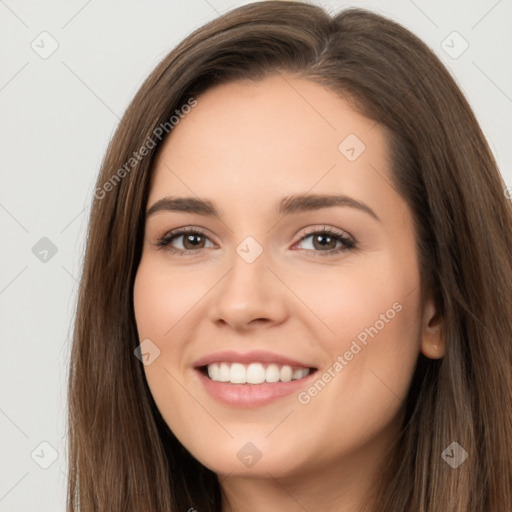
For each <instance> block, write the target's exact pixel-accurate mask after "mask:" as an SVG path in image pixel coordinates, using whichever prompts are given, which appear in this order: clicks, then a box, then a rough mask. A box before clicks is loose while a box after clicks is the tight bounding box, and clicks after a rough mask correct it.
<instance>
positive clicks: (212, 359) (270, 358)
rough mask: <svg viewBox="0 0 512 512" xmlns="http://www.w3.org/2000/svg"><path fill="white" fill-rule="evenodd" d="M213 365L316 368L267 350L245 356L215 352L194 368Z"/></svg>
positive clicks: (232, 351) (237, 353) (229, 352)
mask: <svg viewBox="0 0 512 512" xmlns="http://www.w3.org/2000/svg"><path fill="white" fill-rule="evenodd" d="M213 363H242V364H250V363H275V364H281V365H284V364H286V365H289V366H292V367H301V368H315V367H314V365H312V364H309V363H305V362H303V361H298V360H297V359H292V358H290V357H287V356H283V355H281V354H274V353H272V352H268V351H266V350H252V351H250V352H245V353H243V354H241V353H240V352H235V351H234V350H223V351H222V352H215V353H214V354H209V355H207V356H204V357H201V358H200V359H198V360H197V361H196V362H195V363H194V364H193V366H194V367H195V368H199V367H201V366H207V365H209V364H213Z"/></svg>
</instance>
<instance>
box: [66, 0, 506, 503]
mask: <svg viewBox="0 0 512 512" xmlns="http://www.w3.org/2000/svg"><path fill="white" fill-rule="evenodd" d="M504 189H505V184H504V183H503V180H502V178H501V176H500V174H499V171H498V168H497V165H496V162H495V160H494V158H493V156H492V153H491V151H490V149H489V147H488V145H487V143H486V140H485V138H484V136H483V134H482V132H481V130H480V128H479V126H478V124H477V121H476V119H475V116H474V115H473V113H472V111H471V108H470V106H469V105H468V103H467V101H466V100H465V98H464V97H463V95H462V94H461V92H460V90H459V89H458V87H457V86H456V84H455V83H454V80H453V79H452V78H451V76H450V75H449V73H448V72H447V70H446V69H445V68H444V67H443V65H442V64H441V63H440V61H439V60H438V59H437V57H436V56H435V55H434V54H433V53H432V52H431V51H430V50H429V49H428V48H427V47H426V45H425V44H423V43H422V42H421V41H420V40H419V39H418V38H416V37H415V36H414V35H412V34H411V33H410V32H409V31H407V30H406V29H404V28H403V27H401V26H400V25H398V24H396V23H394V22H392V21H390V20H387V19H385V18H383V17H381V16H378V15H376V14H374V13H371V12H368V11H365V10H361V9H349V10H346V11H343V12H340V13H339V14H337V15H333V16H331V15H329V14H327V13H326V12H325V11H324V10H322V9H321V8H319V7H315V6H312V5H308V4H305V3H300V2H286V3H284V2H260V3H253V4H249V5H246V6H244V7H240V8H237V9H234V10H232V11H231V12H229V13H227V14H225V15H223V16H221V17H219V18H218V19H216V20H214V21H212V22H211V23H208V24H207V25H205V26H204V27H202V28H200V29H198V30H196V31H195V32H194V33H193V34H191V35H190V36H189V37H187V38H186V39H185V40H184V41H183V42H182V43H181V44H179V45H178V47H177V48H175V49H174V50H173V51H172V52H171V53H170V54H169V55H168V56H167V57H166V58H165V59H164V60H163V61H162V62H161V63H160V64H159V65H158V67H157V68H156V69H155V70H154V72H153V73H152V74H151V75H150V77H149V78H148V79H147V81H146V82H145V83H144V85H143V86H142V87H141V89H140V90H139V92H138V93H137V95H136V96H135V98H134V100H133V101H132V103H131V105H130V106H129V108H128V110H127V112H126V113H125V115H124V117H123V119H122V121H121V123H120V126H119V127H118V130H117V132H116V134H115V136H114V138H113V140H112V142H111V144H110V146H109V148H108V151H107V154H106V157H105V160H104V162H103V166H102V170H101V173H100V176H99V177H98V181H97V187H96V190H95V201H94V204H93V207H92V212H91V221H90V227H89V234H88V241H87V250H86V256H85V262H84V271H83V276H82V286H81V290H80V296H79V302H78V310H77V317H76V324H75V332H74V341H73V353H72V365H71V370H70V378H69V428H70V436H69V439H70V441H69V442H70V445H69V467H70V471H69V488H68V510H69V511H73V510H79V509H81V510H87V511H89V510H90V511H93V510H127V511H128V510H130V511H132V510H133V511H136V510H137V511H139V510H145V511H155V512H156V511H163V510H169V511H178V510H190V511H191V510H197V511H201V512H202V511H206V510H209V511H222V512H226V511H233V512H235V511H242V510H251V511H260V510H265V511H269V510H289V511H292V510H309V511H313V510H333V511H334V510H336V511H339V510H343V511H351V512H352V511H356V510H358V511H359V510H361V511H363V510H364V511H372V512H373V511H379V512H384V511H385V512H397V511H403V512H406V511H407V512H412V511H415V512H417V511H421V512H434V511H439V510H458V511H461V512H462V511H464V512H481V511H486V512H498V511H503V510H508V509H509V508H510V504H511V503H512V463H511V461H512V447H511V444H510V439H511V438H512V421H511V420H512V364H511V363H512V304H511V299H510V296H511V294H510V291H511V289H512V264H511V259H510V251H511V249H512V211H511V205H510V202H508V201H507V198H506V197H505V194H504V192H503V191H504ZM326 249H327V250H326Z"/></svg>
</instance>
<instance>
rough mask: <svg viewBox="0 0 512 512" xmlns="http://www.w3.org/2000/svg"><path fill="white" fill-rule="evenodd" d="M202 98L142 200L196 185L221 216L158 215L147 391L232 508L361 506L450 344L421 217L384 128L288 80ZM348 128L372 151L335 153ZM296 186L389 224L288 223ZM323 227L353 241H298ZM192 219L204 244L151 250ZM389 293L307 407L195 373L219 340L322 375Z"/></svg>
mask: <svg viewBox="0 0 512 512" xmlns="http://www.w3.org/2000/svg"><path fill="white" fill-rule="evenodd" d="M197 99H198V104H197V106H196V107H195V108H194V109H192V110H191V112H190V113H189V114H187V116H186V117H185V118H184V119H182V120H181V121H180V123H179V125H177V126H176V127H175V128H174V129H173V131H172V132H171V135H170V137H168V139H167V140H166V141H165V143H164V146H163V148H162V151H161V153H160V154H159V157H158V159H157V161H156V162H155V166H154V171H153V172H154V174H153V176H152V183H151V187H150V194H149V200H148V204H147V207H148V208H149V207H150V206H151V205H153V204H154V203H155V202H156V201H157V200H159V199H161V198H163V197H165V196H170V195H173V196H180V197H183V196H194V197H195V196H198V197H200V198H204V199H209V200H211V201H212V202H213V203H214V204H215V205H216V207H217V208H218V209H219V211H220V213H221V219H220V220H219V219H216V218H210V217H207V216H202V215H197V214H193V213H187V212H171V211H163V212H159V213H156V214H154V215H152V216H150V217H148V219H147V221H146V229H145V239H144V248H143V254H142V258H141V262H140V265H139V268H138V271H137V275H136V280H135V288H134V304H135V315H136V322H137V329H138V334H139V338H140V340H141V342H142V340H144V339H150V340H151V341H152V342H153V343H154V344H155V345H157V346H158V348H159V350H160V355H159V357H157V358H156V359H155V360H154V362H153V363H151V364H150V365H147V366H144V370H145V374H146V377H147V381H148V384H149V387H150V390H151V393H152V394H153V396H154V399H155V401H156V404H157V406H158V408H159V410H160V412H161V414H162V416H163V418H164V420H165V421H166V422H167V424H168V425H169V427H170V428H171V429H172V430H173V432H174V433H175V435H176V436H177V437H178V439H179V440H180V441H181V442H182V443H183V445H184V446H185V447H186V448H187V449H188V450H189V451H190V452H191V453H192V455H193V456H194V457H196V458H197V459H198V460H199V461H200V462H201V463H202V464H204V465H205V466H207V467H209V468H210V469H212V470H213V471H215V472H216V473H217V474H218V475H219V476H220V482H221V488H222V491H223V496H224V499H223V512H226V511H228V510H230V511H237V512H239V511H246V510H247V511H249V510H250V511H252V512H260V511H266V512H268V511H274V510H287V511H296V510H297V511H299V510H304V509H306V510H311V511H313V510H323V511H331V510H332V511H344V512H352V511H355V510H356V509H357V507H358V506H359V505H360V504H361V503H362V501H363V499H364V498H365V496H368V492H369V491H370V490H371V489H373V488H374V486H375V479H376V478H377V476H378V474H379V464H380V463H381V462H382V461H384V460H385V458H386V456H387V450H388V449H389V448H390V446H391V445H392V443H393V441H394V440H395V439H396V438H397V435H398V432H399V429H400V426H401V419H402V415H403V402H404V399H405V396H406V394H407V390H408V388H409V385H410V381H411V379H412V375H413V371H414V366H415V363H416V360H417V357H418V355H419V353H420V351H421V352H423V353H424V354H425V355H426V356H427V357H431V358H437V357H442V356H443V354H444V345H443V342H442V338H441V321H440V320H439V315H438V314H437V312H436V307H435V304H434V303H433V301H432V299H431V296H430V295H429V294H428V293H427V294H426V299H425V301H424V302H423V303H422V301H421V294H420V292H421V290H422V287H421V282H420V275H419V264H418V255H417V253H416V245H415V233H414V228H413V221H412V216H411V211H410V209H409V208H408V206H407V204H406V203H405V201H404V200H403V199H402V198H401V197H400V196H399V195H398V193H397V192H396V190H395V189H394V188H393V187H392V186H391V185H390V184H391V183H392V180H391V175H392V174H391V169H390V166H389V160H388V153H387V144H386V132H385V130H384V128H383V127H381V126H380V125H377V124H376V123H374V122H373V121H371V120H368V119H366V118H364V117H362V116H361V115H359V114H358V113H356V112H354V111H353V110H352V109H351V108H350V106H349V104H348V103H347V102H346V101H345V100H344V99H342V98H340V97H339V96H337V95H335V94H334V93H333V92H332V91H330V90H329V89H326V88H324V87H322V86H320V85H318V84H316V83H313V82H310V81H306V80H304V79H300V78H295V77H293V76H291V75H274V76H271V77H268V78H265V79H263V80H261V81H259V82H233V83H229V84H222V85H219V86H216V87H214V88H212V89H209V90H208V91H206V92H205V93H203V94H202V95H201V96H199V97H198V98H197ZM349 134H356V135H357V137H358V138H359V139H360V140H361V141H363V143H364V144H365V146H366V149H365V150H364V152H363V153H361V154H360V156H359V157H358V158H357V159H356V160H354V161H349V160H348V159H347V158H346V157H345V155H344V154H342V152H340V150H339V149H338V146H339V144H340V142H341V141H343V140H344V139H345V137H346V136H347V135H349ZM300 193H318V194H324V193H325V194H333V193H338V194H345V195H348V196H350V197H351V198H354V199H356V200H358V201H362V202H364V203H365V204H366V205H368V206H369V207H370V208H371V209H372V210H373V211H374V212H375V214H376V215H377V216H378V218H379V220H377V219H375V218H373V217H372V216H371V215H369V214H368V213H366V212H364V211H361V210H358V209H356V208H352V207H349V206H342V207H340V206H336V207H329V208H323V209H320V210H316V211H307V212H300V213H296V214H292V215H289V216H287V217H278V216H277V214H276V212H275V210H274V209H273V205H274V203H275V202H277V201H278V200H280V199H281V198H282V197H284V196H288V195H292V194H300ZM324 226H325V227H328V228H331V229H333V230H335V231H337V232H340V233H341V234H342V235H345V236H346V235H347V234H349V235H350V236H351V237H352V238H354V239H355V240H356V242H357V245H356V248H355V249H353V250H345V251H342V252H339V253H337V254H333V255H323V254H322V251H323V252H324V253H325V251H326V250H328V249H329V248H338V247H343V246H342V244H341V243H340V242H335V241H334V242H331V243H332V245H331V244H328V247H326V248H325V247H323V246H322V245H321V244H314V238H315V237H314V236H309V237H308V238H305V239H303V237H304V236H305V234H306V233H305V232H306V231H307V230H312V229H313V228H318V230H319V231H321V230H322V228H323V227H324ZM183 227H189V228H191V229H193V228H194V227H196V228H202V230H203V231H205V232H206V233H207V235H206V238H204V237H200V238H199V239H198V242H199V245H198V242H197V241H196V245H191V244H187V245H184V244H185V243H186V242H187V241H186V240H185V237H184V236H177V237H176V238H174V240H173V242H172V244H171V245H172V246H173V247H174V248H176V249H184V248H187V249H189V250H190V249H191V250H195V251H196V252H195V253H194V254H189V255H179V254H172V253H170V252H169V251H167V250H166V249H165V248H160V249H159V248H157V247H156V246H155V244H156V242H157V240H158V238H159V237H161V236H162V235H164V234H165V233H167V232H169V231H171V230H174V229H177V228H183ZM306 228H307V229H306ZM248 236H251V237H253V238H254V239H255V240H256V241H257V243H258V244H259V245H260V246H261V248H262V249H263V252H262V254H261V255H260V256H259V257H258V258H257V259H256V260H255V261H254V262H253V263H247V262H246V261H245V260H244V259H243V258H241V257H240V256H239V255H238V253H237V252H236V249H237V247H238V245H239V244H240V243H241V242H242V241H243V240H244V239H245V238H246V237H248ZM301 239H302V241H301ZM194 247H199V248H197V249H194ZM301 249H302V251H301ZM315 254H316V257H315ZM395 303H398V304H399V305H400V306H401V310H400V311H399V312H397V313H396V315H395V316H394V318H393V319H391V320H389V321H388V322H386V323H385V326H384V327H383V328H382V329H380V330H379V331H378V334H377V335H375V337H373V338H369V339H368V342H367V345H362V344H361V343H359V345H360V346H361V347H362V349H361V350H360V351H359V352H358V353H357V355H355V356H354V357H353V359H352V360H351V361H349V362H348V364H347V365H346V366H344V367H343V369H342V370H341V371H338V372H337V373H336V372H334V373H335V377H333V378H332V379H331V381H330V382H329V383H328V384H327V385H326V386H325V387H324V388H323V389H322V390H321V391H320V392H318V393H317V394H316V396H314V397H312V398H311V400H310V401H309V403H307V404H302V403H300V402H299V401H298V398H297V394H291V395H289V396H287V397H284V398H280V399H278V400H276V401H275V402H273V403H270V404H268V405H265V406H261V407H256V408H252V409H251V408H249V409H240V408H236V407H232V406H228V405H225V404H221V403H220V402H218V401H216V400H215V399H213V398H212V397H211V396H210V395H209V394H207V393H206V391H205V390H204V389H203V387H202V385H201V383H200V382H199V380H198V378H197V375H196V373H195V370H193V363H194V362H195V361H196V360H197V359H198V358H199V357H202V356H205V355H207V354H211V353H213V352H217V351H220V350H225V349H231V350H237V351H239V352H247V351H249V350H252V349H262V350H270V351H272V352H276V353H279V354H283V355H286V356H289V357H293V358H295V359H299V360H302V361H307V362H310V363H311V364H312V366H315V367H316V368H318V369H319V370H318V374H317V375H322V374H323V373H325V372H328V369H329V368H332V366H333V363H335V361H336V360H337V358H338V356H339V355H343V354H344V353H345V352H346V351H347V350H349V349H350V347H351V344H352V342H353V341H354V340H356V339H357V336H358V334H360V333H361V332H362V331H364V329H365V328H367V327H369V326H374V325H375V323H376V321H377V320H379V318H382V317H381V316H380V315H382V314H383V313H385V312H386V311H387V310H389V309H390V308H392V305H393V304H395ZM434 345H436V347H434ZM331 373H332V370H331ZM308 387H309V386H308ZM308 387H305V390H306V391H307V389H308ZM247 442H251V443H252V444H254V445H255V446H256V447H257V449H258V450H259V451H260V452H261V459H260V460H259V461H258V462H257V463H256V464H254V465H253V466H252V467H246V466H245V465H244V464H242V463H241V461H240V460H239V458H238V457H237V453H238V452H239V450H240V449H241V448H242V447H243V446H244V445H245V444H246V443H247ZM192 505H193V504H192ZM367 510H378V508H377V507H375V508H373V507H372V508H371V509H370V508H368V509H367Z"/></svg>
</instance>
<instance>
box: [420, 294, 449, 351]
mask: <svg viewBox="0 0 512 512" xmlns="http://www.w3.org/2000/svg"><path fill="white" fill-rule="evenodd" d="M442 328H443V322H442V317H441V314H440V313H439V311H438V308H437V306H436V304H435V301H434V298H433V296H432V294H431V293H429V294H428V296H427V298H426V300H425V303H424V306H423V318H422V324H421V352H422V353H423V355H424V356H426V357H428V358H429V359H440V358H441V357H443V356H444V354H445V351H446V346H445V341H444V338H443V332H442V331H443V329H442Z"/></svg>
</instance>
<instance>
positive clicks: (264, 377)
mask: <svg viewBox="0 0 512 512" xmlns="http://www.w3.org/2000/svg"><path fill="white" fill-rule="evenodd" d="M198 370H199V371H200V372H201V373H202V374H203V375H204V376H205V377H207V378H209V379H210V380H212V381H215V382H224V383H226V384H249V385H251V384H267V383H276V382H291V381H296V380H301V379H304V378H306V377H308V376H309V375H311V374H312V373H313V372H315V371H316V370H317V369H316V368H305V367H294V366H290V365H286V364H276V363H258V362H254V363H250V364H242V363H232V362H219V363H212V364H209V365H205V366H201V367H199V368H198Z"/></svg>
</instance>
